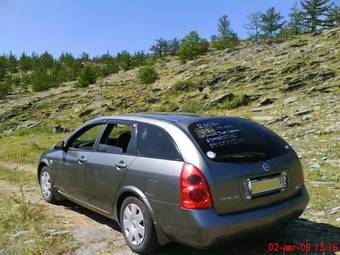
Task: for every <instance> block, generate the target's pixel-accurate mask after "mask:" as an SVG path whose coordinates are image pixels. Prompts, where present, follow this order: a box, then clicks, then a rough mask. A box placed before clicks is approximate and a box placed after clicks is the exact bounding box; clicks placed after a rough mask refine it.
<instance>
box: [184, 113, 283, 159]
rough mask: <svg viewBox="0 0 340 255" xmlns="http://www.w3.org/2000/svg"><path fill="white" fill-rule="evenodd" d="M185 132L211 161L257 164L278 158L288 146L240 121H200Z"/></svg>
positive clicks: (262, 129) (222, 119)
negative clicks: (251, 162)
mask: <svg viewBox="0 0 340 255" xmlns="http://www.w3.org/2000/svg"><path fill="white" fill-rule="evenodd" d="M189 131H190V133H191V134H192V136H193V137H194V139H195V140H196V141H197V143H198V144H199V146H200V147H201V149H202V150H203V152H204V154H206V155H207V157H208V158H210V159H211V160H215V161H261V160H268V159H271V158H275V157H278V156H282V155H283V154H285V153H287V152H288V149H289V146H288V145H287V144H286V143H285V142H284V141H283V140H282V139H281V138H280V137H278V136H277V135H276V134H274V133H273V132H271V131H270V130H268V129H267V128H265V127H263V126H261V125H259V124H256V123H254V122H251V121H248V120H245V119H240V118H219V119H207V120H201V121H198V122H195V123H192V124H190V125H189Z"/></svg>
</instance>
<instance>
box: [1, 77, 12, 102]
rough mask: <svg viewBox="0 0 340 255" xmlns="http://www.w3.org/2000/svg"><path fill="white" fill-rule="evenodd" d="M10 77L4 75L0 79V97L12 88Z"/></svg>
mask: <svg viewBox="0 0 340 255" xmlns="http://www.w3.org/2000/svg"><path fill="white" fill-rule="evenodd" d="M12 83H13V81H12V77H11V76H5V77H4V78H3V80H0V98H1V97H5V96H7V95H8V93H9V92H10V91H11V88H12Z"/></svg>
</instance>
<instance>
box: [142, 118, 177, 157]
mask: <svg viewBox="0 0 340 255" xmlns="http://www.w3.org/2000/svg"><path fill="white" fill-rule="evenodd" d="M138 123H140V124H143V125H148V126H153V127H156V128H160V129H161V130H163V131H164V132H165V133H166V134H167V135H168V136H169V138H170V140H171V141H172V143H173V145H174V146H175V149H176V151H177V153H178V155H179V158H178V159H174V158H166V157H159V156H158V157H156V156H147V155H143V154H140V153H139V152H138V149H137V146H138V142H137V141H138ZM136 156H138V157H142V158H154V159H164V160H172V161H180V162H181V161H183V156H182V154H181V151H180V150H179V148H178V146H177V144H176V142H175V140H174V139H173V138H172V136H171V135H170V134H169V132H168V131H167V130H165V129H164V128H162V127H160V126H157V125H154V124H151V123H147V122H141V121H138V122H137V128H136Z"/></svg>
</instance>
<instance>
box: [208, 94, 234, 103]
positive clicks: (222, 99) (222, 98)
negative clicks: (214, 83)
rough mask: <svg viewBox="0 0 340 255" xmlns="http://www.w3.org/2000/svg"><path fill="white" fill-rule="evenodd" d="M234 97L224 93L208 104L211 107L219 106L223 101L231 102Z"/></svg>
mask: <svg viewBox="0 0 340 255" xmlns="http://www.w3.org/2000/svg"><path fill="white" fill-rule="evenodd" d="M234 96H235V95H234V94H233V93H230V92H227V93H225V94H223V95H221V96H218V97H216V98H215V99H213V100H211V101H210V104H211V105H215V104H219V103H222V102H223V101H224V100H231V99H232V98H234Z"/></svg>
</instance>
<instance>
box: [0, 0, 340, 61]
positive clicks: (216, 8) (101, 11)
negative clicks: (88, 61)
mask: <svg viewBox="0 0 340 255" xmlns="http://www.w3.org/2000/svg"><path fill="white" fill-rule="evenodd" d="M339 1H340V0H336V1H335V2H337V3H339ZM294 2H295V0H236V1H234V0H229V1H228V0H111V1H109V0H92V1H90V0H0V54H2V53H9V52H10V51H12V52H13V53H15V54H16V55H20V54H21V53H22V52H26V53H32V52H37V53H42V52H44V51H45V50H47V51H49V52H51V53H52V54H53V55H55V56H58V55H59V54H60V53H61V52H62V51H64V52H71V53H73V54H74V55H76V56H77V55H79V54H80V53H81V52H84V51H85V52H88V53H89V54H90V55H91V56H96V55H100V54H103V53H105V52H106V51H109V52H110V53H111V54H115V53H117V52H118V51H121V50H124V49H126V50H128V51H130V52H134V51H137V50H146V51H147V50H148V49H149V48H150V45H151V44H152V43H153V41H154V39H156V38H159V37H164V38H168V39H171V38H174V37H177V38H181V37H183V36H184V35H185V34H187V33H188V32H190V31H192V30H196V31H198V32H199V34H200V35H201V36H202V37H205V38H210V36H211V35H213V34H214V33H216V23H217V20H218V18H219V17H220V16H222V15H224V14H227V15H228V16H229V18H230V21H231V27H232V29H233V30H234V31H236V32H237V33H238V34H239V36H240V37H241V38H244V37H245V36H246V35H247V34H246V31H245V30H244V29H243V28H242V25H244V24H245V23H246V18H245V17H246V16H247V15H248V14H250V13H252V12H254V11H257V10H265V9H267V8H269V7H271V6H274V7H276V8H277V9H279V10H280V11H281V13H282V15H284V16H287V15H288V13H289V9H290V8H291V7H292V6H293V4H294Z"/></svg>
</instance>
